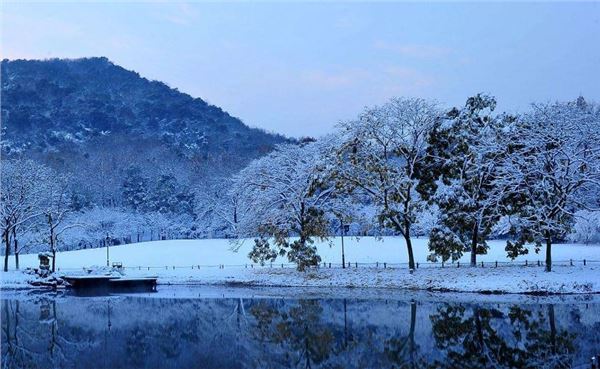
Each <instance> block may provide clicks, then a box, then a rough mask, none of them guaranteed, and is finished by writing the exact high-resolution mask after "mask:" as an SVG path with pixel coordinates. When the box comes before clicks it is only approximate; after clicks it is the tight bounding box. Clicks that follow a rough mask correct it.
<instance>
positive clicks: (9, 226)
mask: <svg viewBox="0 0 600 369" xmlns="http://www.w3.org/2000/svg"><path fill="white" fill-rule="evenodd" d="M1 168H2V169H1V170H2V173H1V176H0V178H1V189H0V216H1V219H0V220H1V223H0V225H1V227H2V240H3V242H4V245H5V254H4V271H7V270H8V257H9V255H10V251H11V250H10V249H11V244H13V245H14V251H15V263H16V268H17V269H18V268H19V250H20V248H19V246H18V242H17V237H18V231H19V229H20V228H21V227H22V226H24V225H26V224H28V223H29V222H31V221H33V220H34V219H35V218H36V217H39V216H40V215H41V214H42V208H41V205H42V200H43V186H42V184H43V183H45V181H46V178H47V177H48V169H47V168H46V167H45V166H43V165H40V164H37V163H35V162H33V161H32V160H22V159H16V160H3V161H2V165H1Z"/></svg>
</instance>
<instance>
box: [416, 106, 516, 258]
mask: <svg viewBox="0 0 600 369" xmlns="http://www.w3.org/2000/svg"><path fill="white" fill-rule="evenodd" d="M495 107H496V100H495V99H494V98H493V97H490V96H487V95H482V94H478V95H476V96H473V97H471V98H469V99H467V102H466V104H465V106H464V108H462V109H456V108H455V109H452V110H451V111H449V112H448V113H447V114H446V116H445V117H444V119H441V120H440V121H439V122H438V123H437V124H436V126H435V128H434V129H433V130H432V131H431V132H430V134H429V137H428V142H429V147H428V153H427V154H428V157H427V160H428V166H427V168H428V170H427V171H424V175H423V176H422V178H421V183H420V190H421V193H422V194H423V195H424V196H425V197H426V198H428V199H429V200H430V202H433V203H434V204H435V205H437V207H438V208H439V224H438V225H437V226H435V227H433V229H432V230H431V233H430V236H429V249H430V251H431V252H432V254H431V255H430V256H429V259H430V260H433V261H435V260H436V259H437V257H441V258H442V260H443V261H446V260H448V259H450V258H451V259H452V260H457V259H459V258H460V257H461V256H462V255H463V253H464V252H465V251H470V252H471V265H472V266H475V265H476V263H477V254H484V253H486V252H487V248H488V246H487V244H486V238H487V236H488V235H489V234H490V233H491V231H492V228H493V226H494V224H495V223H496V222H497V221H498V219H499V218H500V215H501V214H500V213H499V211H498V209H499V207H498V202H499V201H500V198H501V197H500V193H499V191H497V187H496V186H495V178H496V176H497V167H498V164H499V162H500V159H501V157H502V155H503V153H504V145H503V143H502V142H503V140H502V137H501V135H502V130H501V128H502V125H503V123H505V122H506V121H507V120H509V118H506V117H504V118H503V117H494V116H492V112H493V111H494V109H495Z"/></svg>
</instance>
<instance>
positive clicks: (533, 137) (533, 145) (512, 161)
mask: <svg viewBox="0 0 600 369" xmlns="http://www.w3.org/2000/svg"><path fill="white" fill-rule="evenodd" d="M506 141H507V142H509V146H508V153H507V155H506V157H505V160H504V161H503V163H502V166H501V167H500V170H501V174H500V175H499V176H498V185H499V186H501V187H502V188H503V191H504V194H505V197H506V205H505V207H506V209H505V211H506V212H508V213H512V214H514V215H515V217H516V219H517V222H515V223H514V224H513V227H512V232H513V233H514V234H516V235H518V240H517V241H516V242H515V243H511V242H509V243H508V245H507V250H510V251H511V252H512V253H513V254H514V255H518V254H519V253H523V252H524V250H523V245H524V244H525V243H526V242H535V243H536V245H537V248H536V251H538V250H539V248H540V246H541V243H542V242H543V243H545V244H546V270H547V271H550V270H551V266H552V255H551V246H552V242H553V240H557V239H564V238H565V237H566V236H567V235H568V234H569V232H570V231H571V227H572V224H573V221H574V216H575V214H576V212H577V211H578V210H598V209H599V208H600V203H599V202H600V200H599V199H600V197H599V196H598V195H599V194H600V110H599V109H598V107H597V106H595V105H591V104H588V103H586V102H585V101H584V100H583V99H579V100H577V101H576V102H568V103H554V104H538V105H533V107H532V110H531V112H529V113H528V114H525V115H523V116H522V117H521V118H520V119H519V120H517V121H516V122H515V123H514V124H513V125H512V126H511V127H510V130H507V135H506Z"/></svg>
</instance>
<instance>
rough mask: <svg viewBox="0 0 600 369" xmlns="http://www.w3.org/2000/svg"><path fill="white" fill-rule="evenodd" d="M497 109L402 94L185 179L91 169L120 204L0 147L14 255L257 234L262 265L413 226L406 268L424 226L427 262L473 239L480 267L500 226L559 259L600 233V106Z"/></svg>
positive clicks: (514, 243)
mask: <svg viewBox="0 0 600 369" xmlns="http://www.w3.org/2000/svg"><path fill="white" fill-rule="evenodd" d="M495 107H496V101H495V99H494V98H493V97H491V96H487V95H482V94H479V95H476V96H473V97H471V98H469V99H468V100H467V102H466V104H465V105H464V106H463V107H461V108H453V109H449V110H448V109H444V108H443V107H441V106H439V105H438V104H436V103H435V102H431V101H427V100H423V99H407V98H395V99H392V100H390V101H389V102H388V103H386V104H384V105H382V106H376V107H371V108H367V109H365V110H364V111H363V113H362V114H360V115H359V116H358V117H357V118H356V119H353V120H350V121H346V122H341V123H339V124H338V125H337V127H336V131H335V132H334V133H332V134H331V135H328V136H325V137H321V138H319V139H312V138H305V139H302V140H300V141H299V143H297V144H296V143H294V144H283V145H279V146H277V148H276V149H275V150H274V151H272V152H271V153H270V154H267V155H266V156H263V157H261V158H259V159H256V160H255V161H253V162H251V164H250V165H248V166H247V167H246V168H245V169H243V170H242V171H241V172H239V173H238V174H237V175H235V176H234V177H231V176H229V174H228V173H227V174H221V175H219V174H215V175H212V176H210V175H208V176H202V177H203V178H204V179H203V180H202V183H195V184H194V185H192V184H190V183H189V182H187V181H183V180H181V178H182V177H185V176H186V175H189V176H193V175H195V174H194V173H187V174H186V173H184V172H181V171H180V170H179V169H178V170H176V171H174V172H169V171H166V170H164V171H159V172H157V173H154V172H152V173H150V172H148V171H147V170H145V169H144V168H143V167H141V166H139V165H138V164H137V161H133V160H132V161H131V162H132V164H131V165H130V166H129V167H128V169H126V170H125V172H124V173H123V175H122V176H121V178H122V179H121V180H120V182H119V183H112V182H111V183H110V184H106V186H105V185H103V183H102V179H101V178H102V177H103V176H100V177H99V179H98V178H96V179H94V181H93V182H94V187H93V191H95V192H97V191H102V188H110V191H111V198H113V199H114V201H112V202H110V203H104V202H100V203H99V202H95V201H90V196H85V195H82V194H85V188H83V187H82V186H81V185H80V184H81V183H84V182H89V181H90V180H91V179H89V180H88V178H87V177H88V173H87V172H85V173H83V172H80V173H73V174H70V175H67V174H65V173H64V172H57V171H55V170H53V169H50V168H49V167H48V166H46V165H43V164H41V163H40V162H38V161H33V160H29V159H24V158H15V157H11V158H10V159H8V160H7V159H4V160H2V168H1V169H2V176H1V193H0V195H1V204H0V205H1V206H0V216H1V219H0V231H1V235H2V243H3V245H4V247H3V248H2V249H3V252H4V255H5V258H4V268H5V269H7V268H8V260H9V258H8V256H9V255H10V254H14V255H15V263H16V267H17V268H18V255H19V254H20V253H23V252H33V251H50V252H51V253H53V254H56V252H57V251H58V250H72V249H79V248H90V247H101V246H105V245H106V244H107V243H109V244H111V245H115V244H121V243H130V242H139V241H148V240H157V239H171V238H239V239H246V238H251V239H254V247H253V250H252V252H251V253H250V255H249V256H250V258H251V259H253V260H254V261H255V262H268V261H270V260H273V259H275V258H276V257H278V256H279V257H287V258H288V259H289V260H290V261H292V262H295V263H297V265H298V268H299V269H304V268H306V267H310V266H314V265H318V263H319V262H320V257H319V255H318V253H317V249H316V247H315V245H314V242H315V240H320V241H322V240H327V239H329V238H330V237H332V236H333V235H340V234H342V235H354V236H363V235H373V236H383V235H401V236H403V238H404V240H405V243H406V252H407V254H408V259H409V264H410V269H411V270H412V269H414V266H415V261H414V257H413V252H412V244H411V237H415V236H429V249H430V251H431V255H430V260H432V261H434V260H439V259H441V260H443V261H447V260H457V259H458V258H460V257H461V256H462V255H463V254H464V253H465V252H470V255H471V263H472V264H473V265H475V264H476V262H477V255H478V254H483V253H485V252H486V250H487V248H488V246H487V243H486V241H487V240H488V239H489V238H491V237H494V238H497V237H503V238H506V239H508V241H507V246H506V252H507V255H508V256H509V257H511V258H515V257H517V256H518V255H521V254H524V253H527V252H528V249H527V248H526V247H525V244H534V245H535V249H536V251H538V250H540V249H541V246H542V244H544V245H546V250H547V255H546V258H547V262H546V266H547V269H548V270H550V268H551V245H552V243H553V242H556V241H563V240H566V239H570V240H573V241H575V242H583V243H591V242H598V241H600V215H599V214H600V213H599V210H600V189H599V188H600V108H599V106H598V105H597V104H594V103H589V102H586V101H585V100H584V99H583V98H579V99H577V100H576V101H572V102H561V103H546V104H534V105H532V107H531V109H529V111H527V112H525V113H523V114H521V115H509V114H503V113H500V114H498V113H495ZM108 164H110V163H108ZM224 165H226V163H224ZM173 166H176V163H173ZM180 172H181V173H180ZM213 173H218V172H213ZM74 177H76V178H74ZM111 178H112V177H111ZM90 186H91V184H90ZM90 190H92V189H90Z"/></svg>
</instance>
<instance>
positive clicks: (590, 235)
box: [569, 210, 600, 244]
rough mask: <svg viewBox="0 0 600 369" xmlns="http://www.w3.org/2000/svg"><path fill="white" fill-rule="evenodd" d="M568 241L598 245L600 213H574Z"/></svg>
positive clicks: (585, 211) (587, 211) (586, 211)
mask: <svg viewBox="0 0 600 369" xmlns="http://www.w3.org/2000/svg"><path fill="white" fill-rule="evenodd" d="M569 240H571V241H573V242H580V243H584V244H590V243H600V211H589V210H580V211H578V212H576V213H575V223H574V224H573V229H572V230H571V234H569Z"/></svg>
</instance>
